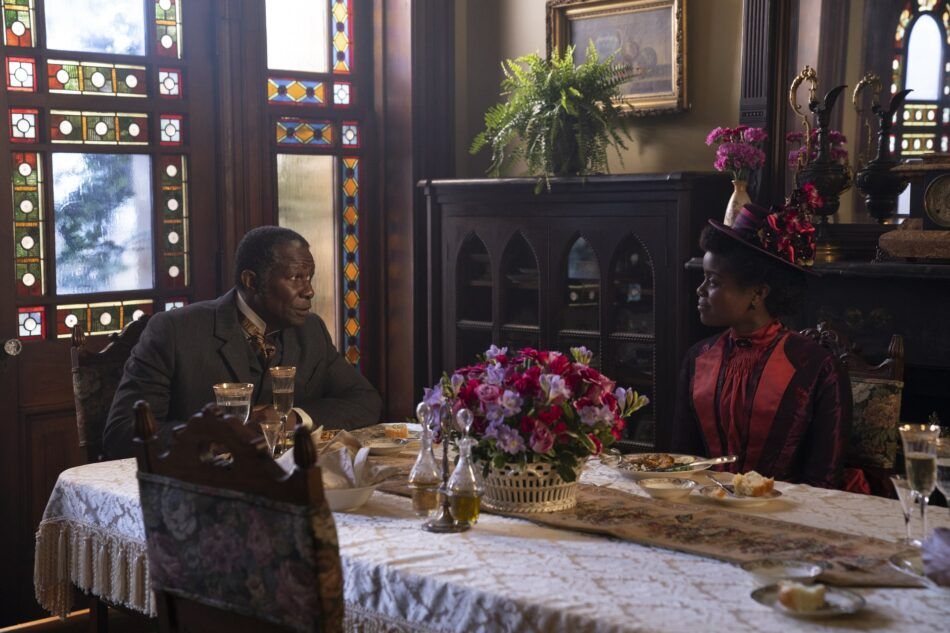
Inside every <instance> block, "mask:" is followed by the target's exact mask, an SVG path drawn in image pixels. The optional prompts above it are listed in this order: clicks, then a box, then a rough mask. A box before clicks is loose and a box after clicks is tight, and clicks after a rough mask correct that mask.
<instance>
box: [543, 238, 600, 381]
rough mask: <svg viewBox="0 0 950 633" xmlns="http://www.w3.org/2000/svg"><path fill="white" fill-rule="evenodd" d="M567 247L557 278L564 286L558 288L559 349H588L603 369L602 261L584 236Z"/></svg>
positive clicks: (556, 315) (562, 350)
mask: <svg viewBox="0 0 950 633" xmlns="http://www.w3.org/2000/svg"><path fill="white" fill-rule="evenodd" d="M552 246H553V245H552ZM567 246H568V247H567V250H566V251H565V252H564V254H563V256H562V258H561V263H560V266H559V269H557V270H558V272H557V274H558V277H557V278H556V279H555V281H556V282H559V286H560V287H556V288H555V289H554V291H555V292H556V293H557V295H556V297H555V301H556V302H557V308H556V309H555V311H554V315H555V319H556V322H557V348H558V350H559V351H561V352H564V353H565V354H568V353H570V348H572V347H580V346H584V347H586V348H587V349H589V350H591V351H592V352H594V358H593V361H592V364H593V365H594V366H595V367H600V365H601V363H600V360H601V330H600V319H601V271H600V261H599V260H598V257H597V253H596V252H595V250H594V247H593V245H592V244H591V242H590V241H589V240H588V239H587V238H586V237H584V236H583V235H577V236H576V238H575V239H574V240H573V242H570V243H569V244H568V245H567Z"/></svg>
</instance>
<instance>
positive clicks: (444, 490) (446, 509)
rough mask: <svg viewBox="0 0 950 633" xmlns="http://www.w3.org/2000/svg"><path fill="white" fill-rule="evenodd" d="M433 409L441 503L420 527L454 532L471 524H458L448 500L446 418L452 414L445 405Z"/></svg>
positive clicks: (469, 526) (438, 532)
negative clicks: (439, 447)
mask: <svg viewBox="0 0 950 633" xmlns="http://www.w3.org/2000/svg"><path fill="white" fill-rule="evenodd" d="M433 411H438V413H437V415H438V416H439V422H440V426H439V428H440V429H441V431H442V485H441V486H440V487H439V492H440V493H441V494H442V504H441V505H440V506H439V509H438V510H437V511H436V514H435V516H434V517H432V518H431V519H429V520H428V521H426V522H425V523H423V524H422V529H423V530H425V531H426V532H435V533H437V534H454V533H457V532H465V531H466V530H468V529H470V528H471V525H464V524H459V523H457V522H456V521H455V517H453V516H452V508H451V505H450V502H449V453H448V445H449V429H448V425H447V424H446V421H447V420H451V419H452V414H451V413H449V414H448V415H446V406H445V405H441V406H439V407H433Z"/></svg>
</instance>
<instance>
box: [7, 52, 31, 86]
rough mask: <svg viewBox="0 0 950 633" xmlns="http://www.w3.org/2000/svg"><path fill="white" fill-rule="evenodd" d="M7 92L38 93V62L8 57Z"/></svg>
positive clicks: (25, 58) (27, 58)
mask: <svg viewBox="0 0 950 633" xmlns="http://www.w3.org/2000/svg"><path fill="white" fill-rule="evenodd" d="M7 90H13V91H15V92H36V62H35V61H34V60H33V59H31V58H29V57H7Z"/></svg>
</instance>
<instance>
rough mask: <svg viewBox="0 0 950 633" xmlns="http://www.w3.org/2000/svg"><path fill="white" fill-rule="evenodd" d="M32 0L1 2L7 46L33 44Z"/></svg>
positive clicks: (33, 15)
mask: <svg viewBox="0 0 950 633" xmlns="http://www.w3.org/2000/svg"><path fill="white" fill-rule="evenodd" d="M35 16H36V14H35V12H34V10H33V0H6V1H5V2H4V3H3V24H4V27H5V30H6V43H7V46H35V45H36V36H35V35H34V29H33V23H34V21H35Z"/></svg>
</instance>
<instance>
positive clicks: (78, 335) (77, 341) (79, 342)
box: [72, 323, 86, 347]
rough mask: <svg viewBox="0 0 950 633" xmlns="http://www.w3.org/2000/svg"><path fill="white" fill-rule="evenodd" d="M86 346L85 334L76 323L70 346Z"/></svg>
mask: <svg viewBox="0 0 950 633" xmlns="http://www.w3.org/2000/svg"><path fill="white" fill-rule="evenodd" d="M85 344H86V333H85V332H84V331H83V329H82V326H81V325H79V324H78V323H77V324H76V325H74V326H73V335H72V345H73V347H82V346H84V345H85Z"/></svg>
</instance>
